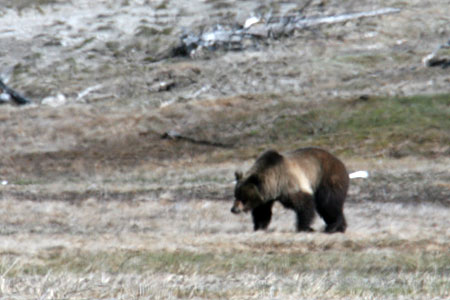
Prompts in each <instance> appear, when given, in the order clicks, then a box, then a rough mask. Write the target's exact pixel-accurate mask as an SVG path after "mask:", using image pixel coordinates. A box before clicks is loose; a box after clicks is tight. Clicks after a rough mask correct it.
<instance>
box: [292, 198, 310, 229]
mask: <svg viewBox="0 0 450 300" xmlns="http://www.w3.org/2000/svg"><path fill="white" fill-rule="evenodd" d="M289 198H290V201H291V203H292V206H293V208H294V210H295V213H296V214H297V231H306V232H312V231H314V229H312V228H311V223H312V221H313V220H314V216H315V206H314V197H313V196H312V195H310V194H306V193H302V192H299V193H296V194H294V195H290V197H289Z"/></svg>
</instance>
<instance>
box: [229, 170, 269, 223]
mask: <svg viewBox="0 0 450 300" xmlns="http://www.w3.org/2000/svg"><path fill="white" fill-rule="evenodd" d="M235 176H236V187H235V188H234V198H235V199H234V203H233V207H232V208H231V212H232V213H234V214H238V213H240V212H242V211H243V212H249V211H251V210H252V209H254V208H255V207H257V206H259V205H261V203H262V202H263V197H262V196H261V192H260V186H261V180H260V179H259V177H258V176H257V175H255V174H253V175H250V176H249V177H247V178H245V179H244V176H243V174H242V173H241V172H236V173H235Z"/></svg>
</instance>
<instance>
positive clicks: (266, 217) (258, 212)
mask: <svg viewBox="0 0 450 300" xmlns="http://www.w3.org/2000/svg"><path fill="white" fill-rule="evenodd" d="M272 206H273V201H270V202H267V203H264V204H263V205H260V206H258V207H256V208H254V209H253V210H252V217H253V229H254V230H255V231H256V230H259V229H263V230H264V229H267V227H268V226H269V224H270V220H271V218H272Z"/></svg>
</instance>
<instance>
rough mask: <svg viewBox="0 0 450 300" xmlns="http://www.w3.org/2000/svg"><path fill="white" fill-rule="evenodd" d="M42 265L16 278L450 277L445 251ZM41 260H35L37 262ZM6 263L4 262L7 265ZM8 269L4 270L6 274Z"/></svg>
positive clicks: (43, 258) (163, 255)
mask: <svg viewBox="0 0 450 300" xmlns="http://www.w3.org/2000/svg"><path fill="white" fill-rule="evenodd" d="M38 259H39V260H40V262H34V263H27V264H25V265H23V264H22V265H20V268H19V267H18V268H12V270H10V272H9V273H8V274H9V275H10V276H20V275H22V274H38V275H42V274H46V273H47V272H49V271H52V272H71V273H79V274H83V273H86V272H109V273H137V274H140V273H143V272H147V271H149V270H151V271H154V272H169V273H177V274H219V275H220V274H227V273H229V272H237V273H241V272H246V271H248V270H252V272H256V273H261V272H262V273H267V272H271V273H276V274H278V275H292V274H297V273H304V272H319V271H326V270H339V271H340V272H342V273H343V274H352V273H355V272H356V273H358V274H359V275H361V276H372V275H374V276H375V275H377V276H378V275H379V276H382V275H383V274H392V273H402V272H403V273H417V272H419V273H430V272H431V273H438V274H449V273H450V255H448V254H446V253H440V252H420V251H415V252H411V253H383V252H373V253H366V252H364V253H362V252H357V251H348V252H345V253H343V252H340V251H318V252H310V253H288V254H285V253H274V252H272V253H267V254H254V253H246V252H242V253H211V252H208V253H197V252H189V251H175V252H164V251H157V252H150V251H135V250H132V251H131V250H117V251H115V252H88V251H75V252H70V251H65V249H64V248H55V249H50V250H47V251H43V252H42V253H40V255H39V256H38ZM33 261H35V260H33ZM3 263H4V261H3ZM6 269H8V266H7V265H1V266H0V271H1V270H6Z"/></svg>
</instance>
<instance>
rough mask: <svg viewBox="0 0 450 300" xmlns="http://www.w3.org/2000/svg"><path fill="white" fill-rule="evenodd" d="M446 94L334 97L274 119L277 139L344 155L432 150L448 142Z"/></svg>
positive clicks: (426, 152)
mask: <svg viewBox="0 0 450 300" xmlns="http://www.w3.org/2000/svg"><path fill="white" fill-rule="evenodd" d="M449 116H450V94H444V95H432V96H414V97H404V98H385V97H376V98H370V99H368V100H360V99H358V100H347V101H334V102H330V103H327V104H326V105H323V106H320V107H317V108H313V109H311V110H310V111H309V112H306V113H304V114H299V115H288V116H285V117H280V118H278V119H277V120H276V121H275V122H274V123H273V128H272V131H273V132H274V134H273V137H275V139H276V140H287V141H291V142H294V141H295V140H301V141H302V143H304V144H309V145H311V144H313V145H317V146H323V147H327V148H331V149H336V148H337V149H338V150H339V151H340V152H344V153H348V154H360V153H372V154H373V155H392V156H404V155H433V154H434V152H435V151H448V150H445V148H444V146H445V145H450V118H449Z"/></svg>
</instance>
